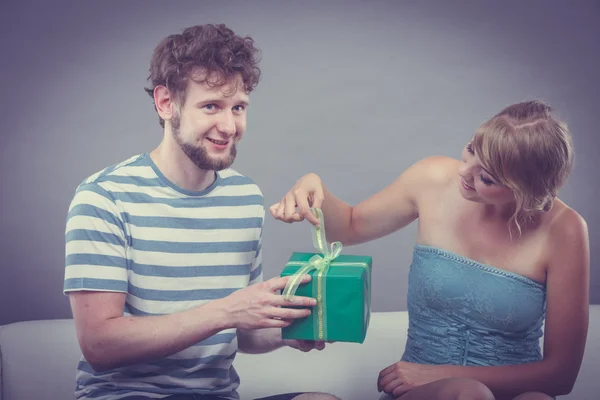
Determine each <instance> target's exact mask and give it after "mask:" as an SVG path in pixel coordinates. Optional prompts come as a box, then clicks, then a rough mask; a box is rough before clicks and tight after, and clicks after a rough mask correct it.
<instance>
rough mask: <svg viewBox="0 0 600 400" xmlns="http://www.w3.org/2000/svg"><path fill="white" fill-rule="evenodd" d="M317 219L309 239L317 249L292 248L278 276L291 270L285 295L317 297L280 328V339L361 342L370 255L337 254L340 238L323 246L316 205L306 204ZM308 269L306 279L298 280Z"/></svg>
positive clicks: (365, 320)
mask: <svg viewBox="0 0 600 400" xmlns="http://www.w3.org/2000/svg"><path fill="white" fill-rule="evenodd" d="M311 210H312V211H313V213H316V215H317V217H319V219H320V221H321V225H320V227H313V241H314V244H315V248H317V249H318V250H320V253H300V252H295V253H293V254H292V256H291V257H290V258H289V260H288V262H287V264H286V266H285V268H284V269H283V271H282V272H281V276H282V277H284V276H292V278H290V280H289V282H288V285H287V286H286V288H285V289H284V291H283V294H284V296H291V295H296V296H304V297H312V298H315V299H316V300H317V305H316V306H314V307H312V312H311V314H310V315H309V316H308V317H306V318H301V319H297V320H295V321H294V322H293V323H292V324H291V325H290V326H287V327H285V328H282V336H283V338H284V339H301V340H326V341H336V342H356V343H363V341H364V340H365V336H366V334H367V329H368V327H369V321H370V317H371V266H372V257H370V256H358V255H345V254H340V252H341V248H342V246H341V243H339V242H335V243H332V244H331V250H329V249H328V247H327V242H326V239H325V231H324V229H325V228H324V220H323V217H322V213H321V210H319V209H311ZM305 274H309V275H311V277H312V279H311V281H310V282H309V283H304V284H300V285H299V282H300V280H301V278H302V275H305Z"/></svg>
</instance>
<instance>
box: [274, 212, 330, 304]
mask: <svg viewBox="0 0 600 400" xmlns="http://www.w3.org/2000/svg"><path fill="white" fill-rule="evenodd" d="M310 211H311V212H312V213H313V214H314V215H315V217H317V218H318V219H319V226H314V225H313V227H312V238H313V245H314V247H315V249H316V250H317V251H318V252H320V253H321V254H322V255H321V254H315V255H314V256H312V257H311V258H310V260H308V264H306V265H304V266H303V267H302V268H300V269H299V270H298V271H296V273H295V274H294V275H292V277H291V278H290V280H289V281H288V283H287V285H286V286H285V288H284V289H283V293H282V294H283V297H284V298H285V299H289V298H291V297H292V296H293V295H294V293H296V289H298V286H300V282H302V277H303V276H304V275H305V274H306V273H307V272H310V271H311V270H313V269H315V270H317V271H321V270H324V269H326V268H327V267H329V265H330V264H331V262H332V261H333V260H335V259H336V258H337V256H339V255H340V253H341V252H342V243H341V242H333V243H331V245H330V246H331V248H330V247H328V243H327V238H326V237H325V218H324V217H323V211H321V209H320V208H311V209H310Z"/></svg>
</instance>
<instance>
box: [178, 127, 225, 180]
mask: <svg viewBox="0 0 600 400" xmlns="http://www.w3.org/2000/svg"><path fill="white" fill-rule="evenodd" d="M180 125H181V119H180V118H179V116H174V117H173V118H172V119H171V131H172V132H173V138H174V139H175V141H176V142H177V144H179V146H180V147H181V150H183V152H184V153H185V155H186V156H188V158H189V159H190V160H192V162H193V163H194V164H196V166H197V167H198V168H200V169H204V170H211V171H221V170H223V169H225V168H229V167H230V166H231V164H233V161H234V160H235V156H236V154H237V149H236V147H235V143H231V145H230V146H231V148H230V150H229V155H228V156H227V157H225V158H219V159H215V158H211V157H210V155H208V152H207V151H206V148H205V147H204V146H199V147H194V146H192V145H191V144H189V143H185V142H184V141H183V139H181V132H180V130H179V127H180Z"/></svg>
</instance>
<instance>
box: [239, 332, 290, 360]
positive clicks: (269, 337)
mask: <svg viewBox="0 0 600 400" xmlns="http://www.w3.org/2000/svg"><path fill="white" fill-rule="evenodd" d="M284 344H285V342H284V341H283V339H282V338H281V329H280V328H266V329H258V330H254V331H245V330H241V329H238V348H239V349H240V351H241V352H244V353H249V354H262V353H268V352H270V351H273V350H277V349H278V348H280V347H282V346H283V345H284Z"/></svg>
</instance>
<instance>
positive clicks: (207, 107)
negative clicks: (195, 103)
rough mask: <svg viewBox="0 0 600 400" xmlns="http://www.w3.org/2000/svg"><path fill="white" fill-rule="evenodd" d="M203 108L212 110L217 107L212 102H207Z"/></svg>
mask: <svg viewBox="0 0 600 400" xmlns="http://www.w3.org/2000/svg"><path fill="white" fill-rule="evenodd" d="M204 109H206V110H208V111H214V110H216V109H217V106H216V105H214V104H207V105H205V106H204Z"/></svg>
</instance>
